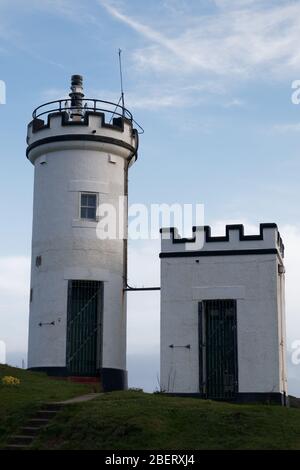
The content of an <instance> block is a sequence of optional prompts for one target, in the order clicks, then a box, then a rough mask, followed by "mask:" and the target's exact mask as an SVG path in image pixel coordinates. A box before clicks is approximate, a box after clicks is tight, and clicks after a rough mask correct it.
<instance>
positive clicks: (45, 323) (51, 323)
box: [39, 320, 55, 326]
mask: <svg viewBox="0 0 300 470" xmlns="http://www.w3.org/2000/svg"><path fill="white" fill-rule="evenodd" d="M44 325H51V326H55V321H54V320H53V321H51V322H44V323H42V322H40V323H39V326H44Z"/></svg>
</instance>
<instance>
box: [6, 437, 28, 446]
mask: <svg viewBox="0 0 300 470" xmlns="http://www.w3.org/2000/svg"><path fill="white" fill-rule="evenodd" d="M33 439H34V436H11V437H10V438H9V440H8V444H9V445H28V444H31V443H32V441H33Z"/></svg>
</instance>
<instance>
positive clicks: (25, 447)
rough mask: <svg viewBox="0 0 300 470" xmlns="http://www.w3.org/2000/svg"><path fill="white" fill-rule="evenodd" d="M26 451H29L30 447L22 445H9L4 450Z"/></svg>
mask: <svg viewBox="0 0 300 470" xmlns="http://www.w3.org/2000/svg"><path fill="white" fill-rule="evenodd" d="M26 449H29V446H27V445H21V444H7V446H6V447H4V450H26Z"/></svg>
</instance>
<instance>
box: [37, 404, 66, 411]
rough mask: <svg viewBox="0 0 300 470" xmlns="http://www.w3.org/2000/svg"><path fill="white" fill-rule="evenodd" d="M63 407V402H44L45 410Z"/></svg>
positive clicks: (43, 407) (57, 409)
mask: <svg viewBox="0 0 300 470" xmlns="http://www.w3.org/2000/svg"><path fill="white" fill-rule="evenodd" d="M62 407H63V404H62V403H44V404H43V406H42V410H45V411H60V410H61V409H62Z"/></svg>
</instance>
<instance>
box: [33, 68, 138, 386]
mask: <svg viewBox="0 0 300 470" xmlns="http://www.w3.org/2000/svg"><path fill="white" fill-rule="evenodd" d="M69 96H70V98H69V99H67V100H66V99H64V100H58V101H54V102H51V103H47V104H44V105H42V106H40V107H39V108H37V109H36V110H35V111H34V112H33V120H32V121H31V122H30V123H29V125H28V136H27V144H28V147H27V158H28V159H29V160H30V162H31V163H32V164H33V165H34V202H33V228H32V262H31V290H30V320H29V350H28V367H29V369H31V370H36V371H44V372H47V373H48V374H49V375H53V376H74V377H100V379H101V383H102V387H103V389H104V390H115V389H124V388H126V386H127V373H126V298H125V296H126V292H124V287H125V286H126V279H127V263H126V259H127V241H126V239H127V234H126V227H127V197H126V196H127V187H128V185H127V181H128V169H129V167H130V166H131V165H132V164H133V163H134V162H135V160H136V158H137V148H138V132H137V130H136V129H134V120H133V117H132V115H131V113H130V112H129V111H128V110H126V109H125V108H124V107H123V106H120V105H116V104H114V103H110V102H106V101H100V100H96V99H85V98H84V93H83V84H82V77H81V76H80V75H73V76H72V81H71V93H70V95H69ZM104 205H105V206H104ZM101 207H108V208H109V207H111V208H112V209H113V211H112V212H111V213H115V215H116V221H117V222H118V223H119V224H120V220H121V221H122V220H123V227H122V229H123V230H120V227H118V230H117V231H116V233H115V236H108V237H105V236H99V224H100V222H101V216H103V214H102V213H101V210H100V208H101ZM122 232H123V234H122V236H119V234H120V233H122ZM108 233H109V231H108Z"/></svg>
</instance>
